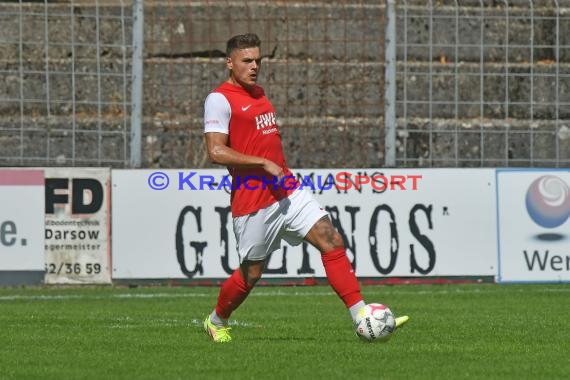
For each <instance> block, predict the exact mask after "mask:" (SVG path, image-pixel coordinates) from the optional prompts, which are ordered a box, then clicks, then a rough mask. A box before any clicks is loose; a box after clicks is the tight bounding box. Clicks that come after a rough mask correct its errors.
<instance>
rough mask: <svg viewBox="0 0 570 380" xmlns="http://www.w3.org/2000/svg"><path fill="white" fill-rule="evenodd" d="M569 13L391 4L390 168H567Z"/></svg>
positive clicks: (554, 4)
mask: <svg viewBox="0 0 570 380" xmlns="http://www.w3.org/2000/svg"><path fill="white" fill-rule="evenodd" d="M426 3H427V5H426ZM569 7H570V2H569V1H567V0H564V1H549V0H541V1H528V0H511V1H506V0H505V1H466V0H465V1H437V2H433V1H428V2H425V1H412V0H403V1H401V2H400V1H398V5H397V12H396V13H397V21H396V23H397V33H396V36H395V38H396V41H397V78H396V82H397V100H396V111H395V112H396V114H397V122H396V124H397V127H396V130H397V138H396V145H397V154H396V155H397V159H396V162H397V165H398V166H412V167H414V166H427V167H441V166H444V167H507V166H508V167H512V166H524V167H529V166H530V167H534V166H537V167H568V166H570V8H569Z"/></svg>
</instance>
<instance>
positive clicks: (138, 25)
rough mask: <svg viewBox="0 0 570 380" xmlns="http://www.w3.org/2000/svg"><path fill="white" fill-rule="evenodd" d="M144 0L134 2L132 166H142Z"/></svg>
mask: <svg viewBox="0 0 570 380" xmlns="http://www.w3.org/2000/svg"><path fill="white" fill-rule="evenodd" d="M143 44H144V5H143V0H134V3H133V65H132V70H133V71H132V87H131V136H130V137H131V141H130V147H131V167H133V168H138V167H140V166H141V140H142V133H141V131H142V102H143V96H142V95H143Z"/></svg>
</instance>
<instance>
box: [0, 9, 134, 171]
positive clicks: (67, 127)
mask: <svg viewBox="0 0 570 380" xmlns="http://www.w3.org/2000/svg"><path fill="white" fill-rule="evenodd" d="M0 24H1V25H2V27H1V28H0V144H1V146H2V150H1V153H0V165H3V166H111V167H123V166H124V165H125V164H126V163H127V162H128V147H129V128H130V120H129V115H130V106H131V105H130V81H131V80H130V78H131V51H130V50H131V39H132V31H131V25H132V6H131V4H130V3H129V2H123V1H120V0H118V1H113V2H107V3H103V2H100V1H75V2H73V1H61V2H58V1H49V2H48V1H44V2H38V1H35V2H29V1H11V2H2V1H0Z"/></svg>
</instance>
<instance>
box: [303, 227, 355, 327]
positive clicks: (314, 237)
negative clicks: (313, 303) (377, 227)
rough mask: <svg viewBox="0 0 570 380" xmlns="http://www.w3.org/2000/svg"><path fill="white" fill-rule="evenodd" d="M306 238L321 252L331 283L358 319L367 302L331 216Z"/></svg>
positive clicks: (310, 231)
mask: <svg viewBox="0 0 570 380" xmlns="http://www.w3.org/2000/svg"><path fill="white" fill-rule="evenodd" d="M305 240H306V241H307V242H309V243H311V245H313V246H314V247H315V248H317V249H318V250H319V252H320V253H321V261H322V263H323V266H324V268H325V273H326V275H327V279H328V281H329V284H330V285H331V287H332V288H333V289H334V291H335V292H336V293H337V294H338V296H339V297H340V298H341V299H342V301H343V302H344V304H345V306H346V307H347V308H348V310H349V312H350V315H351V317H352V319H353V321H356V320H357V318H358V311H359V310H360V309H362V308H363V307H364V305H365V303H364V300H363V298H362V295H361V293H360V285H359V284H358V280H357V278H356V275H355V274H354V269H353V268H352V264H351V263H350V261H349V260H348V257H347V256H346V249H345V247H344V242H343V241H342V237H341V236H340V234H339V233H338V232H337V231H336V229H335V228H334V227H333V225H332V223H331V221H330V219H329V217H328V216H323V217H321V218H320V219H319V220H318V221H317V222H316V223H314V224H313V226H312V227H311V229H310V230H309V232H308V233H307V235H306V236H305Z"/></svg>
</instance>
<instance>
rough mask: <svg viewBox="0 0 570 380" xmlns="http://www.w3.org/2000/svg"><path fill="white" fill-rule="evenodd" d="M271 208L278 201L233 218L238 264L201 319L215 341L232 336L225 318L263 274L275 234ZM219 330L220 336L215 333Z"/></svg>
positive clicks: (228, 316)
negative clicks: (204, 317)
mask: <svg viewBox="0 0 570 380" xmlns="http://www.w3.org/2000/svg"><path fill="white" fill-rule="evenodd" d="M274 209H275V210H276V209H278V205H276V206H273V207H268V208H266V209H263V210H259V211H258V212H257V213H255V214H251V215H245V216H242V217H237V218H234V220H233V224H234V233H235V236H236V242H237V246H238V254H239V256H240V267H239V268H238V269H236V270H235V271H234V272H233V273H232V274H231V276H230V277H229V278H228V279H227V280H226V281H225V282H224V283H223V284H222V286H221V288H220V293H219V295H218V299H217V302H216V307H215V308H214V310H213V311H212V313H211V314H210V315H209V316H208V317H207V318H206V320H205V321H204V328H205V330H206V331H207V332H208V333H209V334H210V336H212V338H213V340H214V341H216V342H228V341H230V340H231V337H230V336H229V327H228V319H229V318H230V316H231V314H232V313H233V312H234V311H235V310H236V309H237V308H238V307H239V306H240V305H241V304H242V303H243V302H244V301H245V299H246V298H247V296H248V295H249V293H250V291H251V290H252V289H253V287H254V286H255V284H256V283H257V281H258V280H259V279H260V278H261V276H262V274H263V270H264V269H265V262H266V259H267V257H268V255H269V252H270V248H269V247H270V246H271V244H272V243H273V241H274V240H275V239H277V235H278V233H277V229H275V228H273V224H272V223H267V222H266V221H267V220H268V219H272V218H271V216H272V215H274V213H275V210H274ZM273 219H275V218H273ZM218 332H219V334H220V336H221V338H220V339H217V337H216V335H217V333H218Z"/></svg>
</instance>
